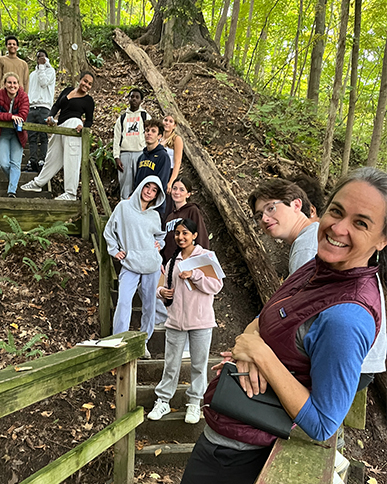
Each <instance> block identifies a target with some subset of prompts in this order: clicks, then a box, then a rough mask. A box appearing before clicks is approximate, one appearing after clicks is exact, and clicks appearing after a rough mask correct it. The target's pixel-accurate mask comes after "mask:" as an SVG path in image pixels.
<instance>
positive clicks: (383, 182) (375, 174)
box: [324, 166, 387, 291]
mask: <svg viewBox="0 0 387 484" xmlns="http://www.w3.org/2000/svg"><path fill="white" fill-rule="evenodd" d="M355 181H363V182H366V183H368V184H369V185H371V186H372V187H374V188H375V189H376V190H378V192H379V193H380V194H381V195H382V197H383V199H384V203H385V215H384V227H383V235H384V236H385V237H387V174H386V173H384V172H383V171H381V170H378V169H377V168H372V167H370V166H367V167H364V168H358V169H357V170H353V171H352V172H350V173H349V174H348V175H346V176H344V177H342V178H340V180H339V181H338V182H337V184H336V186H335V188H334V189H333V191H332V192H331V193H330V194H329V197H328V200H327V204H326V206H325V210H326V209H327V208H328V207H329V205H330V203H331V202H332V200H333V199H334V197H335V196H336V194H337V193H338V192H339V191H340V190H341V189H342V188H343V187H344V186H345V185H347V184H348V183H351V182H355ZM325 210H324V211H325ZM376 264H378V265H379V271H378V272H379V277H380V281H381V283H382V285H383V289H384V291H387V246H386V247H384V249H383V250H381V251H380V252H379V253H377V251H375V253H374V254H373V255H372V256H371V257H370V259H369V260H368V265H369V266H371V265H376Z"/></svg>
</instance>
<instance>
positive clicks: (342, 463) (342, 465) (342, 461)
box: [335, 450, 349, 474]
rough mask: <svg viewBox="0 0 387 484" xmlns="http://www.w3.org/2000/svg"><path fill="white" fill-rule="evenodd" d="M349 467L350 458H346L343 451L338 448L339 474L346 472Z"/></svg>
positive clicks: (337, 468) (337, 464)
mask: <svg viewBox="0 0 387 484" xmlns="http://www.w3.org/2000/svg"><path fill="white" fill-rule="evenodd" d="M348 467H349V460H348V459H346V458H345V457H344V456H343V454H341V452H339V451H337V450H336V457H335V471H336V472H337V473H338V474H342V473H343V472H345V471H346V470H347V469H348Z"/></svg>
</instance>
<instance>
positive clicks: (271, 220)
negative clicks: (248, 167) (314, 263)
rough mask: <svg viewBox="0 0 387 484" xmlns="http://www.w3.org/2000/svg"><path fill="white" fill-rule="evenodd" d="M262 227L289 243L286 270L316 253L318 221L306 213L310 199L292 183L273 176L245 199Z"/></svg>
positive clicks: (293, 267) (269, 233)
mask: <svg viewBox="0 0 387 484" xmlns="http://www.w3.org/2000/svg"><path fill="white" fill-rule="evenodd" d="M248 203H249V206H250V208H251V210H252V211H253V213H254V219H255V220H256V222H257V223H258V224H259V226H260V227H261V228H262V230H263V231H264V232H265V233H266V234H267V235H269V236H270V237H273V238H274V239H280V240H283V241H285V242H286V243H287V244H289V245H290V246H291V247H290V252H289V273H290V274H293V272H295V271H296V270H297V269H298V268H299V267H301V266H302V265H304V264H305V263H306V262H308V261H309V260H310V259H313V257H314V256H315V255H316V253H317V231H318V226H319V224H318V222H314V221H313V220H311V219H310V218H309V217H310V202H309V199H308V197H307V195H306V193H305V192H304V191H303V190H302V189H301V188H300V187H299V186H298V185H296V184H295V183H292V182H290V181H288V180H282V179H280V178H273V179H271V180H268V181H265V182H263V183H261V184H260V186H259V187H258V188H257V189H255V190H254V191H253V193H252V194H251V195H250V197H249V200H248Z"/></svg>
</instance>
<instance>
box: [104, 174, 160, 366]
mask: <svg viewBox="0 0 387 484" xmlns="http://www.w3.org/2000/svg"><path fill="white" fill-rule="evenodd" d="M164 199H165V195H164V192H163V187H162V184H161V181H160V179H159V178H158V177H157V176H148V177H146V178H144V180H143V181H142V182H141V183H140V184H139V186H138V187H137V188H136V190H135V191H134V192H133V195H132V196H131V197H130V199H129V200H122V201H121V202H120V203H119V204H118V205H117V207H116V208H115V209H114V212H113V213H112V215H111V217H110V219H109V221H108V223H107V224H106V227H105V231H104V237H105V240H106V244H107V249H108V253H109V254H110V255H111V256H112V257H114V258H116V259H118V260H119V261H120V262H121V264H122V268H121V272H120V275H119V291H118V302H117V307H116V311H115V313H114V319H113V334H117V333H122V332H123V331H128V329H129V324H130V318H131V315H132V300H133V296H134V294H135V292H136V290H137V287H138V285H139V283H140V282H141V286H142V292H143V299H142V316H141V331H144V332H146V333H148V338H147V342H148V340H149V339H150V337H151V336H152V334H153V330H154V326H155V310H156V289H157V283H158V281H159V278H160V268H161V262H162V258H161V256H160V249H162V248H163V246H164V237H165V232H163V231H162V230H161V220H160V216H159V214H158V212H156V210H155V209H156V208H157V207H159V206H160V205H161V204H162V203H163V202H164ZM145 357H147V358H150V353H149V351H148V349H147V347H145Z"/></svg>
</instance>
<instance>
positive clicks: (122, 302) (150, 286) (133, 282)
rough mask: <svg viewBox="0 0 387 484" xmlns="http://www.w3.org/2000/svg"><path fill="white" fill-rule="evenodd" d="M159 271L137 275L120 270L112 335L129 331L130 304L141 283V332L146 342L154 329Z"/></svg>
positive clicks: (123, 269)
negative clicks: (145, 335) (146, 335)
mask: <svg viewBox="0 0 387 484" xmlns="http://www.w3.org/2000/svg"><path fill="white" fill-rule="evenodd" d="M159 278H160V271H156V272H152V273H151V274H137V273H136V272H131V271H128V270H127V269H125V268H124V267H122V268H121V272H120V275H119V277H118V280H119V286H118V301H117V307H116V311H115V313H114V319H113V334H118V333H122V332H123V331H128V330H129V325H130V319H131V317H132V302H133V297H134V295H135V293H136V290H137V286H138V285H139V283H140V282H141V285H142V291H143V300H142V315H141V328H140V329H141V331H143V332H145V333H148V338H147V340H146V341H147V342H148V341H149V340H150V338H151V336H152V334H153V331H154V329H155V313H156V289H157V283H158V282H159Z"/></svg>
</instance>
